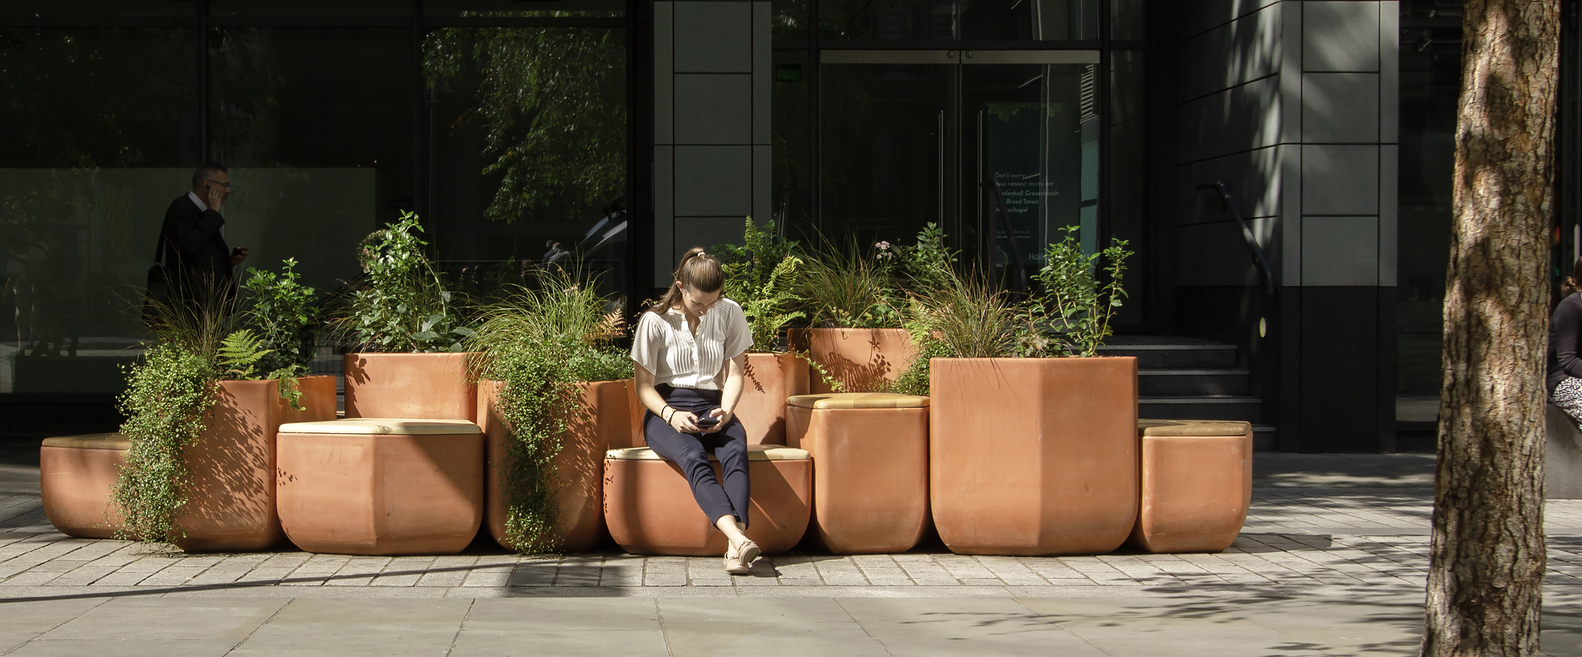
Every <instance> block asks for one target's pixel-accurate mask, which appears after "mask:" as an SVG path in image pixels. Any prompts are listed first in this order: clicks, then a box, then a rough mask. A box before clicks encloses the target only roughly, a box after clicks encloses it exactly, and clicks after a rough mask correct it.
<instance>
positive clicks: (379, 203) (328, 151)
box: [171, 27, 416, 291]
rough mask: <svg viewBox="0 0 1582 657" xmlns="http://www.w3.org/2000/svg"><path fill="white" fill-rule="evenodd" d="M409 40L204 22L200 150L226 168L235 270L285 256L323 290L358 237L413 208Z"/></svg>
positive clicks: (348, 264) (352, 261)
mask: <svg viewBox="0 0 1582 657" xmlns="http://www.w3.org/2000/svg"><path fill="white" fill-rule="evenodd" d="M410 41H411V30H410V29H401V28H272V27H264V28H258V27H235V28H222V29H216V30H213V32H212V33H211V36H210V38H209V48H210V69H211V70H210V80H211V92H210V93H211V98H210V106H211V109H210V111H209V115H210V119H211V121H212V122H213V127H212V129H211V145H210V153H211V156H212V157H214V158H215V159H216V160H218V161H220V162H223V163H225V164H226V165H228V166H230V167H234V168H233V170H232V171H231V172H230V178H231V185H232V187H231V191H232V196H231V198H230V200H229V201H227V203H226V207H225V218H226V227H225V230H226V236H225V238H226V242H227V243H228V244H230V245H231V246H245V247H247V248H248V249H249V253H248V260H247V263H246V265H247V266H249V267H260V268H268V269H277V268H278V267H279V265H280V261H281V260H283V259H285V258H296V260H297V262H298V263H299V264H298V266H297V271H298V272H299V273H301V274H302V275H303V283H304V284H307V285H311V286H313V287H314V288H316V289H318V290H321V291H328V290H333V289H335V288H336V287H337V285H338V281H342V280H350V279H352V278H353V277H355V276H356V275H357V273H358V269H357V260H356V257H355V252H356V245H357V243H358V241H360V240H361V239H362V238H363V236H365V235H367V234H368V233H369V232H370V231H373V230H374V229H375V228H377V227H379V226H381V225H383V224H384V223H385V222H388V221H392V220H394V219H395V218H396V217H397V216H398V214H399V212H400V210H402V209H410V208H412V207H413V176H414V173H413V138H412V130H413V124H414V121H415V110H414V108H413V104H414V100H415V97H414V84H415V77H416V76H415V74H414V71H413V62H412V54H411V49H410V48H408V44H409V43H410ZM179 191H181V188H180V187H177V188H173V189H172V191H171V193H172V194H175V193H177V192H179Z"/></svg>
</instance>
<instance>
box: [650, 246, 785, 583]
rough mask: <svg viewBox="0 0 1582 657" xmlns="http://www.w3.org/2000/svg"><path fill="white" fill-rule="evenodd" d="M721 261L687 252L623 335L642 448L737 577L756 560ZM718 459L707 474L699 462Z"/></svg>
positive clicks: (738, 351)
mask: <svg viewBox="0 0 1582 657" xmlns="http://www.w3.org/2000/svg"><path fill="white" fill-rule="evenodd" d="M724 285H725V273H724V272H723V271H722V270H721V269H720V261H719V260H718V259H716V258H715V257H714V256H711V255H708V254H707V253H704V252H703V249H701V248H693V249H692V250H690V251H687V253H686V255H684V256H682V257H681V265H680V266H679V267H676V273H675V280H674V282H673V283H672V284H671V287H670V290H669V291H667V292H666V293H665V297H664V298H663V299H661V300H660V301H659V305H656V306H654V307H653V308H650V309H649V310H648V312H645V313H643V316H642V319H640V320H639V321H638V322H637V330H636V331H635V332H634V335H633V336H632V360H633V361H636V364H637V367H636V372H637V397H638V399H640V400H641V401H642V402H643V406H644V407H645V408H647V409H648V412H647V413H644V414H643V435H644V436H645V437H646V438H647V439H648V447H649V448H650V449H652V450H654V453H655V454H658V455H659V456H661V457H664V459H665V460H667V461H670V462H671V463H675V464H676V465H678V466H680V468H681V472H682V473H683V474H685V475H686V477H687V482H688V483H689V484H691V485H692V495H693V497H694V498H695V499H697V502H698V506H699V507H701V508H702V509H703V512H704V513H705V514H708V517H709V522H711V523H713V525H714V526H715V527H717V528H719V530H720V531H721V532H723V533H724V534H725V537H726V539H727V540H729V542H730V547H728V548H727V549H726V550H725V570H726V571H727V572H730V573H731V574H733V575H742V574H746V573H747V571H748V569H749V567H750V566H751V565H752V562H753V559H756V558H757V557H758V544H756V543H754V542H753V541H752V540H751V539H748V538H747V536H746V535H745V534H743V533H742V531H743V530H745V529H747V500H748V497H749V491H750V487H749V485H748V481H747V431H746V430H745V429H744V428H743V427H742V425H741V422H740V421H738V420H737V419H736V417H735V413H734V411H735V408H736V404H737V402H738V401H740V400H741V397H742V371H743V368H744V364H745V362H746V358H747V357H746V356H745V353H746V351H747V348H748V347H751V346H752V343H753V339H752V333H751V332H750V331H749V330H748V328H747V318H746V316H745V315H743V314H742V308H741V306H739V305H737V304H736V302H735V301H731V300H730V299H723V298H721V297H720V291H721V289H722V288H723V287H724ZM710 453H713V454H714V456H715V457H716V458H718V459H719V461H720V470H721V472H722V474H723V475H724V482H723V485H721V484H722V482H720V481H719V480H717V479H716V478H715V477H714V468H713V467H712V466H710V465H709V457H708V455H709V454H710Z"/></svg>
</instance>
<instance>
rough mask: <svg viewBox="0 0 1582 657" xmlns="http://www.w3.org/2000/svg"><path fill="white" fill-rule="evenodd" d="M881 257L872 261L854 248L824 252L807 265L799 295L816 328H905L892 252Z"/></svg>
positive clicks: (885, 252) (854, 246) (826, 250)
mask: <svg viewBox="0 0 1582 657" xmlns="http://www.w3.org/2000/svg"><path fill="white" fill-rule="evenodd" d="M881 244H883V243H881ZM876 246H877V245H876ZM885 246H886V247H888V245H885ZM876 251H877V253H875V255H874V257H869V256H866V255H864V254H863V253H862V249H860V248H859V247H858V246H857V245H856V244H855V243H852V244H847V245H845V246H844V247H831V248H826V249H823V250H821V251H820V252H819V253H817V254H816V255H815V256H813V257H811V258H809V259H808V260H807V262H806V263H805V265H804V266H803V268H802V275H801V277H800V278H799V280H798V284H797V295H798V296H800V297H801V298H802V300H803V303H804V304H805V305H804V308H805V309H806V310H805V313H806V315H807V317H808V319H809V321H810V322H811V323H812V324H813V326H817V327H824V328H899V327H900V326H901V314H900V312H899V311H898V310H897V307H896V303H895V302H896V300H897V297H898V295H897V293H896V291H895V288H894V281H893V270H892V265H891V264H890V263H887V262H885V261H887V260H889V259H890V257H889V256H893V255H894V254H893V252H891V251H889V250H888V249H876ZM879 256H885V257H879Z"/></svg>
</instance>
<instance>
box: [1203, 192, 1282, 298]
mask: <svg viewBox="0 0 1582 657" xmlns="http://www.w3.org/2000/svg"><path fill="white" fill-rule="evenodd" d="M1197 188H1198V189H1212V190H1214V191H1217V192H1219V200H1220V202H1221V203H1224V204H1225V210H1226V211H1228V212H1230V216H1231V217H1232V218H1234V219H1235V220H1236V225H1238V226H1241V236H1242V239H1245V240H1247V248H1248V249H1251V250H1252V260H1253V262H1255V263H1257V265H1258V271H1259V272H1260V273H1262V274H1263V290H1264V292H1266V293H1268V295H1269V296H1271V297H1272V296H1274V289H1275V287H1276V285H1277V284H1276V282H1275V280H1274V270H1272V269H1270V268H1269V261H1268V260H1266V259H1264V257H1263V247H1261V246H1259V245H1258V238H1257V237H1255V236H1253V234H1252V226H1251V225H1249V224H1248V223H1247V218H1246V217H1244V216H1242V214H1241V209H1240V208H1238V207H1236V200H1235V199H1233V198H1231V197H1230V187H1228V186H1227V185H1226V184H1225V181H1223V180H1216V181H1214V182H1211V183H1203V184H1201V185H1198V186H1197Z"/></svg>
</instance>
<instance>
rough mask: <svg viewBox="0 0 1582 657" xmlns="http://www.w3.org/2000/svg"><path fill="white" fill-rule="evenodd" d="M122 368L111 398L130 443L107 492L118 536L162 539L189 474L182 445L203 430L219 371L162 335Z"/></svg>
mask: <svg viewBox="0 0 1582 657" xmlns="http://www.w3.org/2000/svg"><path fill="white" fill-rule="evenodd" d="M127 375H128V381H127V389H126V392H124V393H122V394H121V397H120V399H119V405H120V410H121V412H122V413H123V414H125V415H126V421H125V422H123V423H122V424H121V433H122V434H124V435H125V436H126V437H127V438H128V439H129V441H130V442H131V445H132V447H131V450H130V451H128V452H127V455H126V466H125V467H123V468H122V469H121V472H120V474H119V475H118V476H117V478H116V483H115V489H114V491H113V495H112V496H113V499H114V501H115V506H116V507H117V508H119V509H120V510H121V513H122V515H123V516H124V518H125V524H124V526H123V527H122V529H121V531H120V532H119V535H120V537H122V538H127V539H132V540H138V541H149V542H164V541H168V540H170V538H171V528H172V527H173V525H174V524H175V521H176V517H177V516H178V514H180V512H181V507H182V505H184V504H186V502H187V487H188V484H189V483H190V481H191V474H190V473H189V472H188V470H187V464H186V461H185V460H183V459H182V451H183V450H184V449H185V448H187V447H189V446H191V445H194V444H197V442H198V437H199V436H202V435H203V431H204V428H205V427H204V417H205V416H206V415H208V413H209V409H210V408H212V407H213V406H214V402H215V381H216V380H218V379H219V376H220V373H219V371H218V370H217V368H216V366H215V364H214V361H213V360H211V359H209V358H206V357H204V356H203V355H202V354H199V353H197V352H195V351H193V350H191V349H188V348H183V347H182V346H181V345H179V344H176V343H172V342H163V343H158V344H155V345H154V346H153V347H151V348H150V349H149V350H148V352H147V353H146V354H145V356H144V358H143V360H142V361H140V362H138V363H136V364H133V365H132V366H130V367H129V368H128V372H127Z"/></svg>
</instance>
